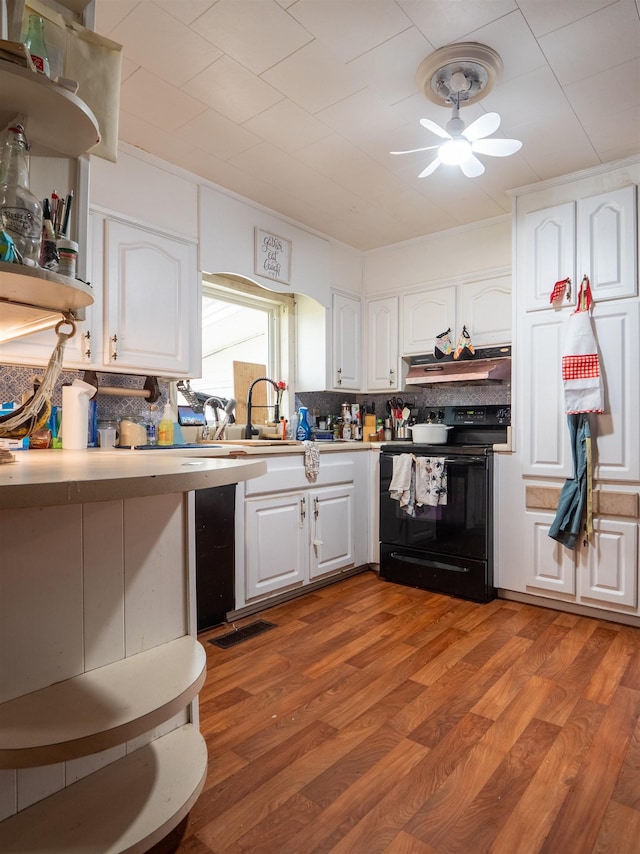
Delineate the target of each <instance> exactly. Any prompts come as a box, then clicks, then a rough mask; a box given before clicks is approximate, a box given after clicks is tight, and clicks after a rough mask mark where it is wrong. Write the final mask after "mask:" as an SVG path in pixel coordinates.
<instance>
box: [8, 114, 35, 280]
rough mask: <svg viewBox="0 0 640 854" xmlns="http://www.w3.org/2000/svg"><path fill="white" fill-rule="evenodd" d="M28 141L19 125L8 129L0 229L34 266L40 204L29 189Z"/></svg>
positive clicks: (25, 260) (24, 260) (26, 262)
mask: <svg viewBox="0 0 640 854" xmlns="http://www.w3.org/2000/svg"><path fill="white" fill-rule="evenodd" d="M28 151H29V143H28V141H27V138H26V136H25V133H24V128H23V127H22V125H19V124H16V125H12V126H11V127H10V128H9V129H8V130H7V138H6V142H5V145H4V151H3V152H2V156H0V229H2V230H3V231H6V232H7V234H8V235H9V236H10V237H11V238H12V240H13V242H14V243H15V246H16V249H17V250H18V252H19V253H20V255H21V256H22V260H23V262H24V263H25V264H28V265H29V266H32V267H37V266H38V262H39V260H40V244H41V242H42V205H41V204H40V202H39V201H38V199H37V198H36V197H35V196H34V195H33V193H32V192H31V190H30V189H29V160H28Z"/></svg>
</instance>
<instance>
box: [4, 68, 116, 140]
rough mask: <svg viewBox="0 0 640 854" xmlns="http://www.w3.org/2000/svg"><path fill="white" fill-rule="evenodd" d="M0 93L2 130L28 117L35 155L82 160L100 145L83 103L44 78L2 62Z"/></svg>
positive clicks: (95, 126) (25, 69) (97, 134)
mask: <svg viewBox="0 0 640 854" xmlns="http://www.w3.org/2000/svg"><path fill="white" fill-rule="evenodd" d="M0 91H1V92H2V101H1V102H0V126H2V127H4V126H5V125H6V124H7V122H10V121H13V119H14V118H15V117H16V116H20V115H25V116H28V119H29V128H28V138H29V142H30V143H31V153H32V154H37V155H43V156H49V157H52V156H53V157H80V155H82V154H85V153H86V152H87V151H88V150H89V149H90V148H93V146H94V145H96V144H97V143H98V142H100V131H99V128H98V121H97V119H96V117H95V116H94V114H93V113H92V112H91V110H90V109H89V107H87V105H86V104H85V103H84V101H81V100H80V98H78V96H77V95H74V94H73V93H72V92H70V91H69V90H68V89H65V88H64V87H63V86H59V85H58V84H57V83H52V82H51V80H49V79H48V78H47V77H45V76H44V75H43V74H38V73H36V72H33V71H30V70H29V69H28V68H22V67H21V66H20V65H16V64H15V63H13V62H8V61H6V60H0Z"/></svg>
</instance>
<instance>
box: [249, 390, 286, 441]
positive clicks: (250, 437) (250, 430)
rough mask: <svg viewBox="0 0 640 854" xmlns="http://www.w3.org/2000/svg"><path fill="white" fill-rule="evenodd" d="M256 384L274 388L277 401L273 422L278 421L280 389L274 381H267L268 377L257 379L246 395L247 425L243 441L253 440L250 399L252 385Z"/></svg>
mask: <svg viewBox="0 0 640 854" xmlns="http://www.w3.org/2000/svg"><path fill="white" fill-rule="evenodd" d="M256 383H271V385H272V386H273V387H274V389H275V392H276V401H278V402H276V405H275V407H274V412H273V420H274V421H279V420H280V411H279V394H280V388H279V386H278V383H277V382H275V380H271V379H269V377H258V379H257V380H254V381H253V382H252V383H251V385H250V386H249V392H248V394H247V425H246V427H245V428H244V438H245V439H253V426H252V424H251V398H252V395H253V387H254V385H256Z"/></svg>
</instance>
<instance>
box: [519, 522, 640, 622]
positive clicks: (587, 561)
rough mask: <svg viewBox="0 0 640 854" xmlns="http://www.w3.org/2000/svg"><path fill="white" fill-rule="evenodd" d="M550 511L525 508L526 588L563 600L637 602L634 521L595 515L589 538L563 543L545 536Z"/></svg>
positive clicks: (622, 605) (619, 605)
mask: <svg viewBox="0 0 640 854" xmlns="http://www.w3.org/2000/svg"><path fill="white" fill-rule="evenodd" d="M554 516H555V514H553V513H545V512H535V513H527V519H528V522H529V524H528V525H527V526H526V530H527V532H528V542H526V543H525V549H524V553H525V554H528V555H529V559H528V560H527V561H526V563H525V566H526V575H527V577H526V591H527V592H529V593H538V592H540V591H551V592H552V593H553V594H554V595H555V597H556V598H558V599H561V600H563V601H571V602H578V603H580V604H583V605H591V606H596V607H604V608H607V609H613V610H622V611H633V610H635V609H636V608H637V606H638V525H637V523H636V522H632V521H624V520H620V519H610V518H604V517H598V518H595V519H594V522H593V527H594V531H593V536H592V538H591V541H590V542H589V543H588V544H585V543H584V542H582V543H580V544H579V545H578V546H577V548H576V549H575V550H571V549H567V548H565V547H564V546H562V545H560V543H558V542H556V541H555V540H553V539H551V538H550V537H549V535H548V534H549V528H550V527H551V524H552V522H553V520H554Z"/></svg>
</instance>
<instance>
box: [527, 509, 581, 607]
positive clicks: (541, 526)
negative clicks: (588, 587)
mask: <svg viewBox="0 0 640 854" xmlns="http://www.w3.org/2000/svg"><path fill="white" fill-rule="evenodd" d="M525 519H526V527H525V530H526V535H525V542H524V543H523V550H522V551H523V555H526V558H525V559H524V560H523V564H524V571H525V580H526V585H527V590H528V589H529V588H530V587H535V588H539V589H541V590H553V591H554V592H555V593H562V594H569V595H573V594H574V593H575V592H576V553H575V552H574V551H571V550H570V549H567V548H565V547H564V546H562V545H560V543H558V542H557V541H556V540H552V539H551V537H550V536H549V528H550V527H551V523H552V522H553V519H554V516H553V515H552V514H550V513H530V512H527V513H526V514H525ZM531 592H535V591H531Z"/></svg>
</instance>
